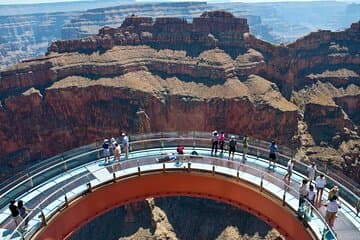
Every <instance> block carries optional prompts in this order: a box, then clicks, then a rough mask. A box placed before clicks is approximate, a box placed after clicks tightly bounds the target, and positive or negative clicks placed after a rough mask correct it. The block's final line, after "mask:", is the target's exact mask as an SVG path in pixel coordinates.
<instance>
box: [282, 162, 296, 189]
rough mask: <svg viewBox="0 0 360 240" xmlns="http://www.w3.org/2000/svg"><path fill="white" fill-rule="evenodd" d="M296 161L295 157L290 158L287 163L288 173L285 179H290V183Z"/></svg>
mask: <svg viewBox="0 0 360 240" xmlns="http://www.w3.org/2000/svg"><path fill="white" fill-rule="evenodd" d="M294 163H295V160H294V159H290V160H289V161H288V164H287V173H286V174H285V176H284V180H286V178H287V180H288V182H289V183H290V178H291V175H292V171H293V168H294Z"/></svg>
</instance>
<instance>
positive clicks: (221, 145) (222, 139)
mask: <svg viewBox="0 0 360 240" xmlns="http://www.w3.org/2000/svg"><path fill="white" fill-rule="evenodd" d="M224 143H225V133H224V132H223V131H221V132H220V135H219V148H220V150H221V153H223V152H224Z"/></svg>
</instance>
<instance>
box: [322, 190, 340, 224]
mask: <svg viewBox="0 0 360 240" xmlns="http://www.w3.org/2000/svg"><path fill="white" fill-rule="evenodd" d="M337 199H338V197H337V196H334V197H333V198H331V199H330V200H328V202H327V203H325V204H324V206H326V215H325V220H326V222H327V224H329V226H330V227H331V228H333V227H334V222H335V218H336V213H337V211H338V209H339V208H341V204H340V202H339V201H337Z"/></svg>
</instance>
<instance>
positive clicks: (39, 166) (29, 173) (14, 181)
mask: <svg viewBox="0 0 360 240" xmlns="http://www.w3.org/2000/svg"><path fill="white" fill-rule="evenodd" d="M170 134H171V135H173V136H174V135H175V136H178V138H181V137H179V135H181V134H182V135H188V136H193V138H196V137H195V136H198V135H200V136H208V137H209V138H210V133H208V132H197V131H190V132H160V133H148V134H136V135H132V136H131V138H134V139H141V140H142V141H144V140H146V137H148V136H149V137H153V136H168V135H170ZM228 135H234V136H237V138H241V136H240V135H236V134H228ZM144 137H145V139H144ZM118 139H120V138H118ZM198 139H200V138H198ZM202 139H205V138H202ZM136 142H138V141H134V142H130V145H131V144H133V143H136ZM98 143H99V142H98V141H96V142H94V143H91V144H88V145H85V146H81V147H79V148H75V149H72V150H70V151H67V152H64V153H61V154H58V155H56V156H53V157H51V158H49V159H46V160H44V161H41V162H40V163H36V164H35V166H32V167H30V168H28V169H26V170H24V171H21V172H20V173H18V174H16V176H13V177H10V178H9V179H6V180H5V181H4V183H5V185H4V186H3V184H2V183H0V193H3V192H4V191H6V190H9V188H13V187H14V186H16V185H17V183H19V182H20V183H23V182H24V181H26V180H28V179H29V178H30V177H32V176H33V174H36V173H37V172H38V171H39V169H43V168H44V165H50V166H51V167H52V166H53V164H54V163H55V162H57V161H56V160H58V159H61V158H63V156H64V155H67V154H69V153H73V152H77V151H78V150H83V151H80V152H78V153H77V154H76V155H78V154H81V153H85V152H88V151H89V150H90V149H92V150H95V149H97V150H99V148H97V147H98V146H101V145H100V144H98ZM257 144H260V145H263V146H268V145H270V143H269V142H267V141H264V140H258V139H252V138H251V139H250V147H251V146H256V145H257ZM94 145H95V146H94ZM94 147H95V148H94ZM279 152H280V153H281V152H283V153H284V155H283V156H289V155H290V156H291V155H293V153H292V151H291V150H290V149H289V148H287V147H284V146H279ZM76 155H75V156H72V157H70V159H71V158H74V157H76ZM63 159H64V158H63ZM51 160H52V161H51ZM298 163H299V164H301V165H303V166H305V167H306V165H305V164H303V163H300V162H298ZM46 169H47V168H46ZM318 169H319V168H318ZM319 170H322V171H318V172H319V173H320V172H321V173H323V174H324V175H325V176H327V178H329V179H331V180H332V181H333V182H336V183H338V182H339V181H338V180H336V179H334V178H332V177H330V176H328V175H327V174H326V169H319ZM23 176H28V177H27V178H26V177H25V179H26V180H22V179H24V178H23ZM341 181H344V182H345V184H340V183H339V184H338V185H342V186H343V187H345V186H344V185H347V186H351V188H352V189H359V187H358V186H355V185H354V183H350V182H349V181H347V180H345V179H344V178H342V179H341ZM9 182H10V183H9ZM14 184H15V185H14ZM346 189H347V190H349V189H348V188H346ZM349 192H352V191H350V190H349ZM1 195H3V194H1ZM0 197H2V196H0Z"/></svg>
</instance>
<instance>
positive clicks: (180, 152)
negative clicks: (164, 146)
mask: <svg viewBox="0 0 360 240" xmlns="http://www.w3.org/2000/svg"><path fill="white" fill-rule="evenodd" d="M176 152H177V153H178V154H184V146H182V145H180V144H179V145H178V146H177V148H176Z"/></svg>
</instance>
